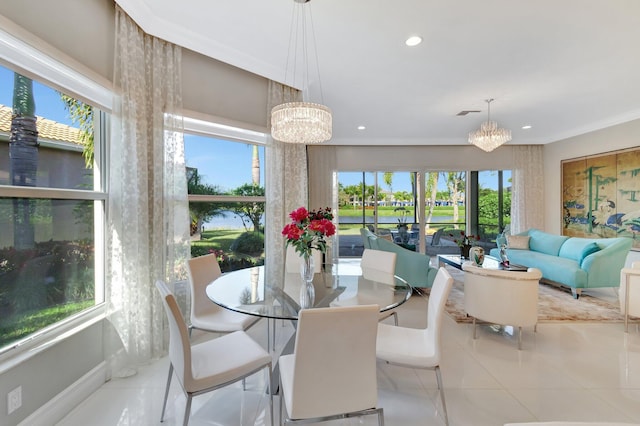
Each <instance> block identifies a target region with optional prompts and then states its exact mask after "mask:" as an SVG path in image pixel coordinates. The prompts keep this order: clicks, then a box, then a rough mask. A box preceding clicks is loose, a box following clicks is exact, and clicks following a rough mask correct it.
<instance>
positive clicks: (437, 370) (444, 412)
mask: <svg viewBox="0 0 640 426" xmlns="http://www.w3.org/2000/svg"><path fill="white" fill-rule="evenodd" d="M435 370H436V379H437V380H438V390H439V391H440V399H441V400H442V413H443V414H444V424H445V425H447V426H449V416H448V415H447V404H445V402H444V386H443V385H442V375H441V374H440V367H439V366H436V368H435Z"/></svg>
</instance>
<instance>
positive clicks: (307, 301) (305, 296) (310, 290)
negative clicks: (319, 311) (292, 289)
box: [300, 255, 316, 309]
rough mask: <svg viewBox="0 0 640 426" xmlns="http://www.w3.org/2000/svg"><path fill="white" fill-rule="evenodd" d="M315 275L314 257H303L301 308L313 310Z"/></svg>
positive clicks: (301, 265) (301, 266)
mask: <svg viewBox="0 0 640 426" xmlns="http://www.w3.org/2000/svg"><path fill="white" fill-rule="evenodd" d="M314 273H315V264H314V260H313V256H312V255H309V256H305V257H302V259H301V262H300V276H301V277H302V284H301V285H300V307H301V308H303V309H305V308H311V307H313V304H314V303H315V298H316V290H315V288H314V287H313V274H314Z"/></svg>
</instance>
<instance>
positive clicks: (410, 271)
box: [360, 228, 438, 288]
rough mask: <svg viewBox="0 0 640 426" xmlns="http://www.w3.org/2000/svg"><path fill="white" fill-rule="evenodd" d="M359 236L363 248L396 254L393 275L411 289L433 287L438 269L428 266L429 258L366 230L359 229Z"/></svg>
mask: <svg viewBox="0 0 640 426" xmlns="http://www.w3.org/2000/svg"><path fill="white" fill-rule="evenodd" d="M360 235H361V236H362V242H363V244H364V247H365V248H369V249H374V250H383V251H390V252H394V253H396V254H397V258H396V272H395V274H396V275H397V276H399V277H400V278H402V279H404V280H405V281H407V282H408V283H409V284H410V285H411V286H412V287H422V288H424V287H428V288H430V287H431V286H432V285H433V280H434V279H435V278H436V274H437V273H438V268H434V267H432V266H431V265H430V261H431V259H430V257H429V256H427V255H424V254H422V253H417V252H415V251H411V250H407V249H405V248H403V247H400V246H399V245H397V244H395V243H393V242H391V241H388V240H385V239H384V238H379V237H378V236H377V235H376V234H374V233H373V232H371V231H369V230H368V229H366V228H361V229H360Z"/></svg>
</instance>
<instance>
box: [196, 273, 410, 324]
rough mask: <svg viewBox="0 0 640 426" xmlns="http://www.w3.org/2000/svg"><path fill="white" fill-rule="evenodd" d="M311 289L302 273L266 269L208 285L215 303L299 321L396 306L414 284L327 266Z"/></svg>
mask: <svg viewBox="0 0 640 426" xmlns="http://www.w3.org/2000/svg"><path fill="white" fill-rule="evenodd" d="M311 284H312V288H307V286H306V285H305V284H304V283H303V280H302V277H301V275H300V273H284V278H280V279H278V278H277V277H270V275H269V273H268V271H267V270H266V269H265V267H264V266H257V267H253V268H247V269H241V270H237V271H233V272H229V273H226V274H224V275H222V276H220V277H219V278H217V279H216V280H214V281H213V282H212V283H211V284H209V285H208V286H207V289H206V292H207V296H208V297H209V299H211V301H212V302H214V303H216V304H217V305H219V306H221V307H223V308H226V309H230V310H232V311H236V312H240V313H243V314H247V315H255V316H259V317H264V318H272V319H283V320H296V319H298V312H300V309H303V308H319V307H335V306H349V305H351V306H353V305H370V304H376V305H378V306H379V307H380V312H385V311H388V310H390V309H393V308H396V307H398V306H399V305H401V304H402V303H404V302H405V301H407V300H408V299H409V297H410V296H411V286H410V285H409V283H407V282H406V281H405V280H403V279H402V278H400V277H398V276H395V275H393V274H388V273H383V272H379V271H375V270H365V271H362V269H361V268H360V267H359V266H356V265H340V264H336V265H324V266H323V268H322V271H321V272H319V273H316V274H314V278H313V281H312V283H311Z"/></svg>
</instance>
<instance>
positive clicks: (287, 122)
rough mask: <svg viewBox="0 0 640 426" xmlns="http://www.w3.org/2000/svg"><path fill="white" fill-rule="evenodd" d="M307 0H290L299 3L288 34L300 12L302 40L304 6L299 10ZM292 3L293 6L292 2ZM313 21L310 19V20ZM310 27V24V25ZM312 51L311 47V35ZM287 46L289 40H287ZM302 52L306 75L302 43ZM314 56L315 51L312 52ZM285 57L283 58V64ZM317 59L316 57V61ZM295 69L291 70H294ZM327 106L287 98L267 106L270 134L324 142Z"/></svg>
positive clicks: (291, 139) (329, 119) (328, 135)
mask: <svg viewBox="0 0 640 426" xmlns="http://www.w3.org/2000/svg"><path fill="white" fill-rule="evenodd" d="M309 1H310V0H294V2H295V3H300V6H299V7H297V8H296V10H295V11H294V12H295V13H294V16H292V23H291V27H292V30H291V34H293V26H294V22H296V20H297V16H295V15H296V13H297V14H300V13H301V14H302V40H303V44H304V40H305V38H306V25H305V21H306V17H305V16H304V10H302V11H300V9H301V8H302V6H303V5H304V4H305V3H308V2H309ZM294 7H295V6H294ZM312 25H313V23H312ZM312 28H313V27H312ZM312 39H313V41H314V51H315V38H312ZM289 47H290V48H291V41H290V42H289ZM303 52H304V56H305V57H304V58H303V59H304V62H305V63H304V64H303V65H304V66H305V71H304V73H303V75H304V76H305V77H306V76H307V75H308V72H307V71H306V66H307V65H306V62H307V61H306V59H307V58H306V52H307V49H306V46H303ZM316 57H317V53H316ZM288 63H289V60H288V59H287V64H288ZM316 63H317V61H316ZM294 68H295V59H294ZM294 72H295V71H294ZM319 80H320V72H319V71H318V81H319ZM303 83H304V87H306V86H307V84H306V83H307V82H306V81H305V82H303ZM320 95H321V96H322V85H320ZM332 123H333V121H332V117H331V110H330V109H329V108H328V107H326V106H324V105H321V104H317V103H312V102H288V103H284V104H281V105H277V106H275V107H273V109H272V110H271V136H272V137H273V138H274V139H276V140H279V141H281V142H286V143H300V144H316V143H322V142H326V141H328V140H329V139H331V128H332Z"/></svg>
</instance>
